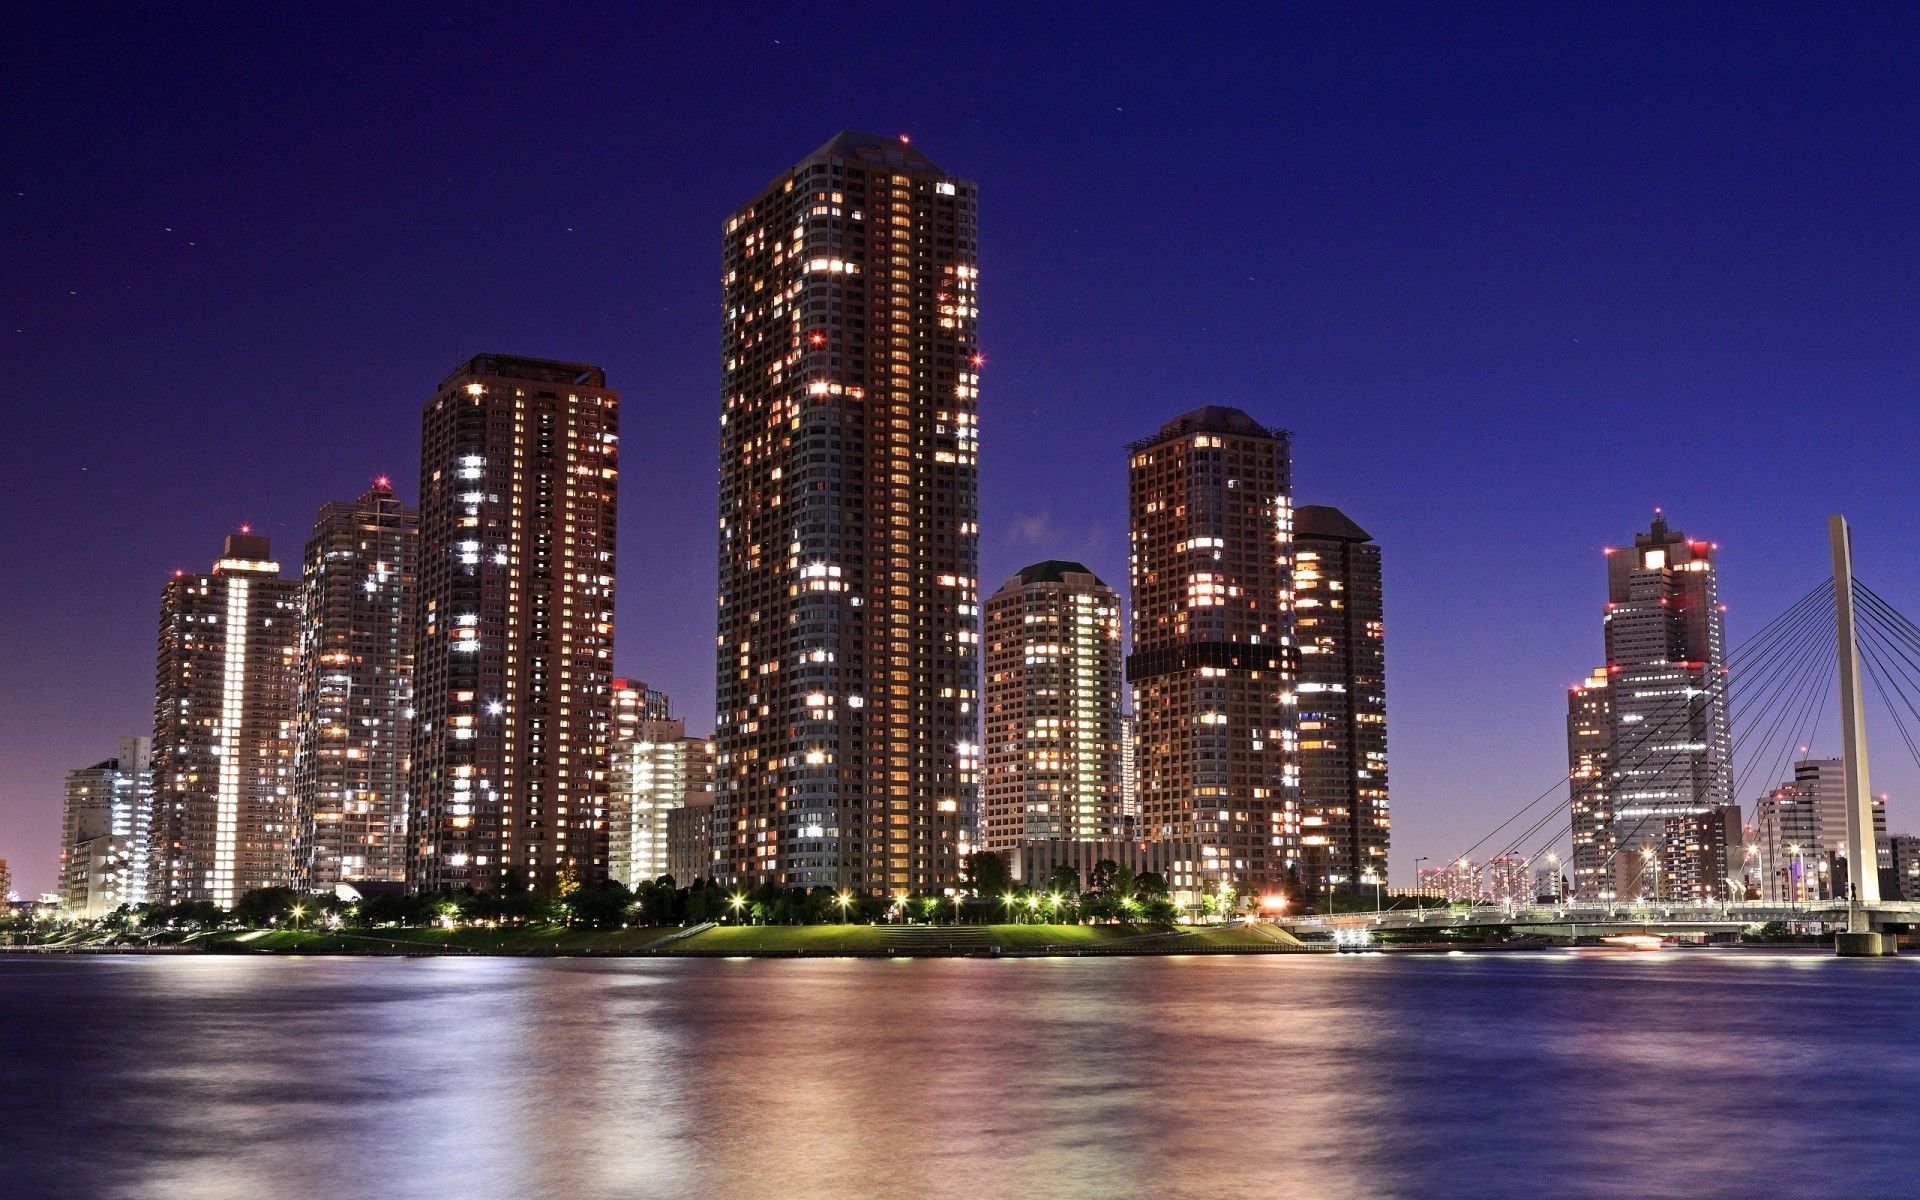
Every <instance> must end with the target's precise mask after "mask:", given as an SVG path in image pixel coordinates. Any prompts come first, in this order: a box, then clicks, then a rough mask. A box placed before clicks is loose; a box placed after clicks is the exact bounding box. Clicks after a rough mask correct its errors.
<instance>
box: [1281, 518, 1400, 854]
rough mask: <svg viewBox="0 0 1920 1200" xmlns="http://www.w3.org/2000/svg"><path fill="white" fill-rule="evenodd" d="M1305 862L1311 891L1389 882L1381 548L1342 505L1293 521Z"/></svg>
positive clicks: (1384, 626)
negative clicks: (1341, 509) (1345, 511)
mask: <svg viewBox="0 0 1920 1200" xmlns="http://www.w3.org/2000/svg"><path fill="white" fill-rule="evenodd" d="M1293 582H1294V601H1293V604H1294V630H1295V636H1296V637H1297V638H1298V640H1299V643H1300V681H1299V686H1298V687H1297V688H1296V689H1295V690H1296V691H1297V692H1298V693H1299V696H1300V704H1299V716H1300V804H1301V808H1302V810H1303V811H1304V812H1305V814H1306V815H1305V817H1304V818H1303V819H1302V825H1303V829H1302V831H1301V837H1300V842H1301V857H1302V859H1303V860H1304V862H1305V864H1306V873H1307V883H1308V886H1309V887H1310V888H1312V889H1314V890H1316V891H1317V890H1322V889H1324V890H1328V891H1331V890H1336V889H1341V888H1345V889H1348V890H1352V889H1354V888H1356V887H1364V886H1371V885H1374V884H1379V885H1382V886H1384V884H1385V883H1386V877H1387V847H1388V844H1389V836H1388V829H1389V826H1390V821H1389V819H1388V814H1387V677H1386V662H1387V657H1386V625H1385V617H1384V613H1383V609H1382V607H1381V591H1380V546H1379V544H1378V543H1376V542H1375V541H1374V540H1373V537H1372V535H1371V534H1369V533H1368V532H1367V531H1366V530H1364V529H1362V528H1360V526H1358V525H1356V524H1354V523H1353V521H1352V520H1351V519H1350V518H1348V516H1347V515H1346V514H1345V513H1343V512H1341V511H1340V510H1339V509H1337V508H1328V507H1325V506H1323V505H1317V504H1303V505H1301V506H1300V507H1299V508H1297V509H1295V510H1294V517H1293Z"/></svg>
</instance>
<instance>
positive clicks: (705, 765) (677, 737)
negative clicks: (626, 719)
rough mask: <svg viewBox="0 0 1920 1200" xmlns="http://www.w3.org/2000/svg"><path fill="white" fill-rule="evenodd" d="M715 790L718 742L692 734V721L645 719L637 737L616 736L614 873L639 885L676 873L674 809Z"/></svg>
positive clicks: (611, 805) (611, 811)
mask: <svg viewBox="0 0 1920 1200" xmlns="http://www.w3.org/2000/svg"><path fill="white" fill-rule="evenodd" d="M712 795H713V743H712V742H710V741H708V740H707V739H706V738H700V737H688V736H687V729H686V722H684V721H680V720H651V721H642V722H641V723H640V724H639V726H638V728H637V729H636V730H635V734H634V737H633V738H631V739H629V740H627V741H621V742H615V743H614V746H613V790H612V792H611V794H610V796H609V799H608V802H607V821H608V826H609V831H608V856H607V864H608V869H607V874H608V876H609V877H610V878H613V879H617V880H619V881H620V882H621V883H624V884H626V885H627V886H628V887H633V886H636V885H638V884H641V883H645V882H648V881H650V880H654V879H658V878H659V877H660V876H662V875H670V874H672V873H673V872H672V871H671V869H670V868H669V867H668V861H669V858H670V847H669V845H668V841H669V837H668V830H667V820H668V817H669V815H670V814H671V813H672V812H673V811H674V810H675V809H678V808H684V807H686V806H687V805H688V804H689V803H690V802H710V800H711V797H712ZM675 878H676V880H677V879H678V878H679V877H678V876H675ZM682 882H684V881H682Z"/></svg>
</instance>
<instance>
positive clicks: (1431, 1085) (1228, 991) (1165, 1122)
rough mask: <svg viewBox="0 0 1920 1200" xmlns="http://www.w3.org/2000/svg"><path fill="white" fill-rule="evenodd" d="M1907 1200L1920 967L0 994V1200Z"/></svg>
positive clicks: (406, 967) (1273, 967) (228, 963)
mask: <svg viewBox="0 0 1920 1200" xmlns="http://www.w3.org/2000/svg"><path fill="white" fill-rule="evenodd" d="M1916 1194H1920V961H1913V960H1892V961H1884V960H1883V961H1842V960H1836V959H1833V958H1829V957H1826V956H1815V955H1805V954H1789V953H1777V954H1776V953H1755V952H1744V951H1727V952H1722V951H1669V952H1665V953H1659V954H1634V953H1622V952H1608V951H1568V952H1558V953H1539V954H1483V955H1459V954H1456V955H1441V956H1418V955H1379V954H1374V955H1353V956H1339V957H1335V956H1273V957H1206V958H1201V957H1195V958H1106V959H1102V958H1083V959H1029V960H1003V961H992V960H971V959H936V960H920V961H897V962H889V961H874V960H807V961H784V960H781V961H775V960H756V961H745V960H722V961H711V960H672V959H512V958H438V959H409V960H393V959H344V958H325V957H311V958H264V957H263V958H241V957H215V956H205V957H187V956H181V957H158V956H153V957H138V956H127V957H97V958H82V957H66V958H60V957H45V958H41V957H36V958H22V957H11V958H0V1195H4V1196H6V1197H8V1198H9V1200H26V1198H30V1197H31V1198H37V1197H43V1196H44V1197H60V1198H63V1200H64V1198H68V1197H96V1196H101V1197H140V1198H146V1197H195V1198H200V1197H216V1198H218V1197H232V1198H234V1200H274V1198H279V1197H323V1198H333V1197H382V1198H386V1197H416V1196H417V1197H429V1196H431V1197H460V1198H462V1200H471V1198H480V1197H555V1198H559V1197H578V1198H582V1200H598V1198H601V1197H608V1198H616V1197H617V1198H622V1200H625V1198H631V1197H654V1196H660V1197H724V1198H729V1200H731V1198H734V1197H740V1198H753V1197H781V1198H796V1197H834V1198H846V1197H969V1198H981V1197H1002V1196H1006V1197H1016V1196H1017V1197H1056V1196H1057V1197H1132V1196H1155V1197H1202V1196H1205V1197H1238V1196H1260V1197H1266V1196H1289V1197H1303V1198H1309V1200H1317V1198H1322V1197H1326V1198H1335V1197H1377V1196H1378V1197H1384V1196H1394V1197H1400V1196H1406V1197H1446V1196H1474V1197H1486V1196H1516V1197H1518V1196H1528V1197H1532V1196H1581V1197H1585V1196H1591V1197H1616V1196H1689V1197H1696V1196H1738V1197H1757V1196H1789V1195H1791V1196H1840V1195H1847V1196H1912V1195H1916Z"/></svg>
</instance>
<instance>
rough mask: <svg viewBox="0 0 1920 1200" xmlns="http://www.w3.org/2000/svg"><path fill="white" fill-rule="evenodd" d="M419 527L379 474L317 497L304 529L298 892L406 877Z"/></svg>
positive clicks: (296, 777)
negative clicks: (342, 496)
mask: <svg viewBox="0 0 1920 1200" xmlns="http://www.w3.org/2000/svg"><path fill="white" fill-rule="evenodd" d="M419 534H420V514H419V512H418V511H417V510H415V509H414V507H413V506H412V505H410V504H402V503H401V502H400V499H399V497H397V496H395V495H394V493H393V488H392V486H391V485H390V484H389V483H388V482H387V480H385V479H380V480H377V481H376V482H375V483H374V485H373V487H371V488H370V489H368V490H367V491H366V492H365V493H363V494H362V495H361V497H360V498H359V499H358V500H332V501H329V502H327V503H326V504H324V505H322V506H321V508H320V516H319V519H318V520H317V521H316V522H315V523H314V526H313V534H312V536H311V537H309V538H308V539H307V549H306V563H305V569H304V572H303V575H302V585H303V588H304V603H303V606H302V611H301V633H300V717H299V723H298V725H297V727H296V728H297V736H296V738H295V748H294V766H293V795H294V813H295V826H294V829H295V841H294V855H293V874H294V879H295V881H296V882H297V883H298V884H299V886H300V887H302V888H304V889H306V890H307V891H310V892H330V891H332V890H333V887H334V885H336V884H339V883H360V882H377V883H397V882H400V881H403V880H405V879H406V877H407V852H406V828H407V809H406V796H407V733H408V724H409V721H408V717H407V709H408V708H409V707H410V706H411V705H412V703H413V621H414V611H413V609H414V596H413V570H414V556H415V553H416V543H417V542H418V540H419Z"/></svg>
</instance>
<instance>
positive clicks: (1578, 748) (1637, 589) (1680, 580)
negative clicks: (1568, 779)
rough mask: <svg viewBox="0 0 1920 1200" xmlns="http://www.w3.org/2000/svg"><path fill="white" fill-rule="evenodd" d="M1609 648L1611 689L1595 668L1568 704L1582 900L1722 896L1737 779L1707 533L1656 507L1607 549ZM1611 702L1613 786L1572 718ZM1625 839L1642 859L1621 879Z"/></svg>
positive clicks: (1729, 866)
mask: <svg viewBox="0 0 1920 1200" xmlns="http://www.w3.org/2000/svg"><path fill="white" fill-rule="evenodd" d="M1606 654H1607V661H1606V667H1605V670H1604V677H1605V682H1604V688H1605V691H1606V696H1605V698H1604V700H1601V699H1600V698H1599V697H1597V696H1595V695H1592V694H1591V693H1592V692H1593V691H1594V690H1595V688H1594V686H1593V685H1594V681H1593V680H1589V683H1588V685H1586V687H1585V688H1584V689H1583V690H1582V691H1581V692H1576V693H1575V696H1574V698H1573V700H1572V701H1570V704H1572V705H1573V706H1574V707H1570V709H1569V721H1568V726H1569V737H1568V751H1567V754H1568V759H1569V764H1570V766H1571V767H1572V768H1573V774H1574V776H1575V778H1574V787H1573V789H1572V794H1573V795H1572V804H1573V821H1574V878H1575V884H1576V887H1577V888H1578V889H1581V890H1580V898H1581V899H1627V898H1630V897H1633V898H1637V897H1640V896H1643V895H1655V894H1657V895H1658V897H1659V898H1661V899H1674V900H1717V899H1721V898H1723V897H1724V895H1725V883H1724V880H1725V879H1726V877H1727V876H1728V875H1730V874H1732V873H1734V871H1735V870H1736V869H1737V868H1738V866H1739V864H1738V863H1737V862H1735V863H1728V862H1726V861H1725V857H1726V852H1725V850H1724V849H1719V850H1716V849H1715V847H1717V846H1718V847H1724V845H1725V842H1726V838H1725V836H1724V833H1725V831H1724V829H1723V828H1721V826H1723V825H1724V817H1723V816H1722V815H1720V813H1719V810H1721V809H1723V808H1726V807H1728V806H1730V804H1731V799H1730V797H1731V792H1732V786H1733V785H1732V779H1731V777H1730V774H1729V764H1730V761H1731V756H1732V749H1731V742H1730V737H1729V733H1728V725H1727V704H1726V699H1727V697H1726V642H1725V635H1724V633H1723V630H1722V621H1721V609H1720V599H1719V590H1718V584H1717V581H1716V578H1715V571H1714V547H1713V546H1712V545H1710V544H1708V543H1706V542H1697V541H1691V540H1689V539H1688V538H1687V536H1686V535H1685V534H1684V533H1681V532H1679V531H1677V530H1674V529H1672V528H1670V527H1669V526H1668V525H1667V522H1666V518H1665V517H1664V516H1662V515H1660V514H1659V513H1658V512H1657V511H1656V512H1655V514H1654V519H1653V524H1652V527H1651V528H1650V529H1649V530H1648V531H1647V532H1646V533H1641V534H1635V535H1634V539H1633V547H1632V548H1631V549H1621V550H1609V551H1608V552H1607V607H1606ZM1601 674H1603V673H1602V672H1596V673H1595V678H1596V679H1598V678H1599V676H1600V675H1601ZM1602 710H1604V712H1605V714H1606V722H1607V738H1606V746H1605V751H1604V753H1605V765H1606V783H1605V789H1604V793H1600V792H1596V791H1595V790H1594V789H1593V788H1592V787H1591V786H1590V780H1585V779H1582V778H1581V777H1580V771H1581V768H1582V764H1583V761H1584V762H1590V761H1592V759H1593V754H1594V749H1595V748H1594V746H1593V744H1592V743H1593V739H1592V738H1591V737H1590V736H1587V735H1585V734H1584V733H1583V732H1582V731H1583V730H1585V728H1586V727H1585V726H1584V725H1582V726H1580V729H1578V730H1576V728H1575V726H1576V718H1577V717H1578V718H1581V719H1584V720H1590V719H1592V717H1593V716H1594V715H1595V714H1597V713H1599V712H1600V711H1602ZM1596 802H1597V803H1598V805H1599V807H1598V808H1596ZM1602 808H1603V809H1604V810H1605V812H1606V816H1605V817H1604V818H1603V817H1601V816H1599V815H1598V812H1599V811H1600V809H1602ZM1583 810H1584V811H1583ZM1735 826H1736V828H1737V826H1738V821H1737V820H1736V821H1735ZM1735 842H1736V843H1737V842H1738V838H1735ZM1629 850H1631V851H1632V852H1633V853H1634V854H1635V855H1637V856H1638V857H1637V858H1629V859H1628V860H1627V861H1629V862H1634V863H1638V864H1644V865H1643V866H1640V867H1638V868H1637V869H1636V870H1635V871H1633V872H1632V873H1631V874H1632V877H1631V879H1628V880H1626V881H1625V882H1624V883H1623V882H1622V880H1621V877H1620V876H1619V874H1618V872H1616V871H1615V869H1614V868H1615V864H1616V860H1618V859H1619V858H1620V856H1621V854H1622V853H1623V852H1625V851H1629ZM1583 854H1584V861H1583ZM1656 885H1657V888H1656ZM1609 888H1611V889H1612V890H1613V892H1614V895H1611V896H1609V895H1608V894H1607V890H1608V889H1609Z"/></svg>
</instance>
